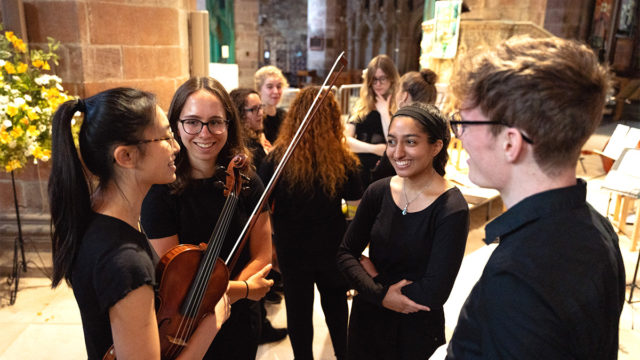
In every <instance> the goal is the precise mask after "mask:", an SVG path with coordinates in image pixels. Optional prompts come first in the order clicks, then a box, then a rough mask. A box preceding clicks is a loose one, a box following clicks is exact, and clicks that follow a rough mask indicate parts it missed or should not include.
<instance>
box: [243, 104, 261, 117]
mask: <svg viewBox="0 0 640 360" xmlns="http://www.w3.org/2000/svg"><path fill="white" fill-rule="evenodd" d="M260 110H264V104H260V105H256V106H253V107H250V108H244V111H245V112H250V113H252V114H253V115H258V114H259V113H260Z"/></svg>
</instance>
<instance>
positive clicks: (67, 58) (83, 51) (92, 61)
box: [24, 0, 195, 110]
mask: <svg viewBox="0 0 640 360" xmlns="http://www.w3.org/2000/svg"><path fill="white" fill-rule="evenodd" d="M24 7H25V18H26V23H27V34H28V38H29V43H30V45H31V46H34V45H35V46H38V45H40V46H42V45H44V44H46V41H47V40H46V39H47V36H51V37H53V38H55V39H57V40H59V41H60V42H61V47H60V51H59V55H60V57H61V61H60V65H59V66H58V67H57V68H56V69H55V72H56V73H57V75H58V76H60V77H61V78H62V80H63V82H64V86H65V88H67V89H68V90H69V92H71V93H72V94H75V95H79V96H83V97H88V96H91V95H94V94H96V93H98V92H100V91H102V90H105V89H108V88H112V87H116V86H131V87H136V88H140V89H143V90H147V91H151V92H153V93H155V94H156V95H157V96H158V101H159V103H160V105H161V106H162V107H163V108H164V109H165V110H166V109H167V108H168V106H169V103H170V101H171V96H172V95H173V92H174V91H175V89H176V88H177V87H178V86H179V85H180V84H181V83H182V82H184V81H185V80H186V79H187V78H188V77H189V48H188V23H187V14H188V11H189V10H190V9H195V1H192V0H135V1H126V0H120V1H116V0H112V1H93V0H75V1H45V0H33V1H25V2H24Z"/></svg>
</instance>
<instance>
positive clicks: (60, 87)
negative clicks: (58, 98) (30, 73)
mask: <svg viewBox="0 0 640 360" xmlns="http://www.w3.org/2000/svg"><path fill="white" fill-rule="evenodd" d="M56 87H57V88H58V90H60V91H64V88H63V87H62V85H60V83H57V84H56Z"/></svg>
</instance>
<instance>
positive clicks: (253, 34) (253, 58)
mask: <svg viewBox="0 0 640 360" xmlns="http://www.w3.org/2000/svg"><path fill="white" fill-rule="evenodd" d="M233 7H234V17H235V19H234V21H235V35H236V63H237V64H238V85H239V86H240V87H248V88H253V74H254V73H255V72H256V70H258V59H259V57H260V56H261V55H260V51H259V48H260V46H259V43H260V42H259V36H258V15H259V8H260V6H259V1H258V0H235V1H234V4H233Z"/></svg>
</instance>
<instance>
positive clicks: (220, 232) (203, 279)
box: [171, 193, 238, 352]
mask: <svg viewBox="0 0 640 360" xmlns="http://www.w3.org/2000/svg"><path fill="white" fill-rule="evenodd" d="M227 200H228V201H226V202H225V205H224V207H223V209H222V212H221V214H220V219H219V221H218V224H216V227H221V228H218V229H214V234H213V235H212V238H211V239H210V240H209V245H213V246H207V250H206V251H205V254H204V255H203V259H202V265H201V266H200V269H199V271H198V272H197V274H196V278H195V279H194V289H195V291H194V294H193V297H190V298H189V299H187V301H188V302H187V305H186V310H185V314H184V315H185V316H184V317H182V319H181V323H180V325H179V327H178V334H176V337H177V338H179V339H182V338H183V337H185V335H188V334H190V333H191V331H192V329H193V327H194V325H195V322H196V319H195V317H196V316H197V314H198V310H199V308H200V306H201V304H202V299H203V294H204V292H205V291H206V290H207V287H208V286H207V285H208V283H209V279H210V275H211V272H212V269H213V268H214V267H215V264H216V260H217V258H218V255H219V254H220V251H221V249H222V245H223V240H224V237H225V236H224V235H225V234H226V232H227V230H228V228H229V225H230V219H231V217H232V216H233V213H234V211H235V208H236V204H237V202H238V197H237V196H235V194H233V193H232V194H230V195H229V199H227ZM171 346H172V350H171V351H172V352H175V351H178V350H179V349H180V347H178V345H176V344H174V343H172V345H171Z"/></svg>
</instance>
